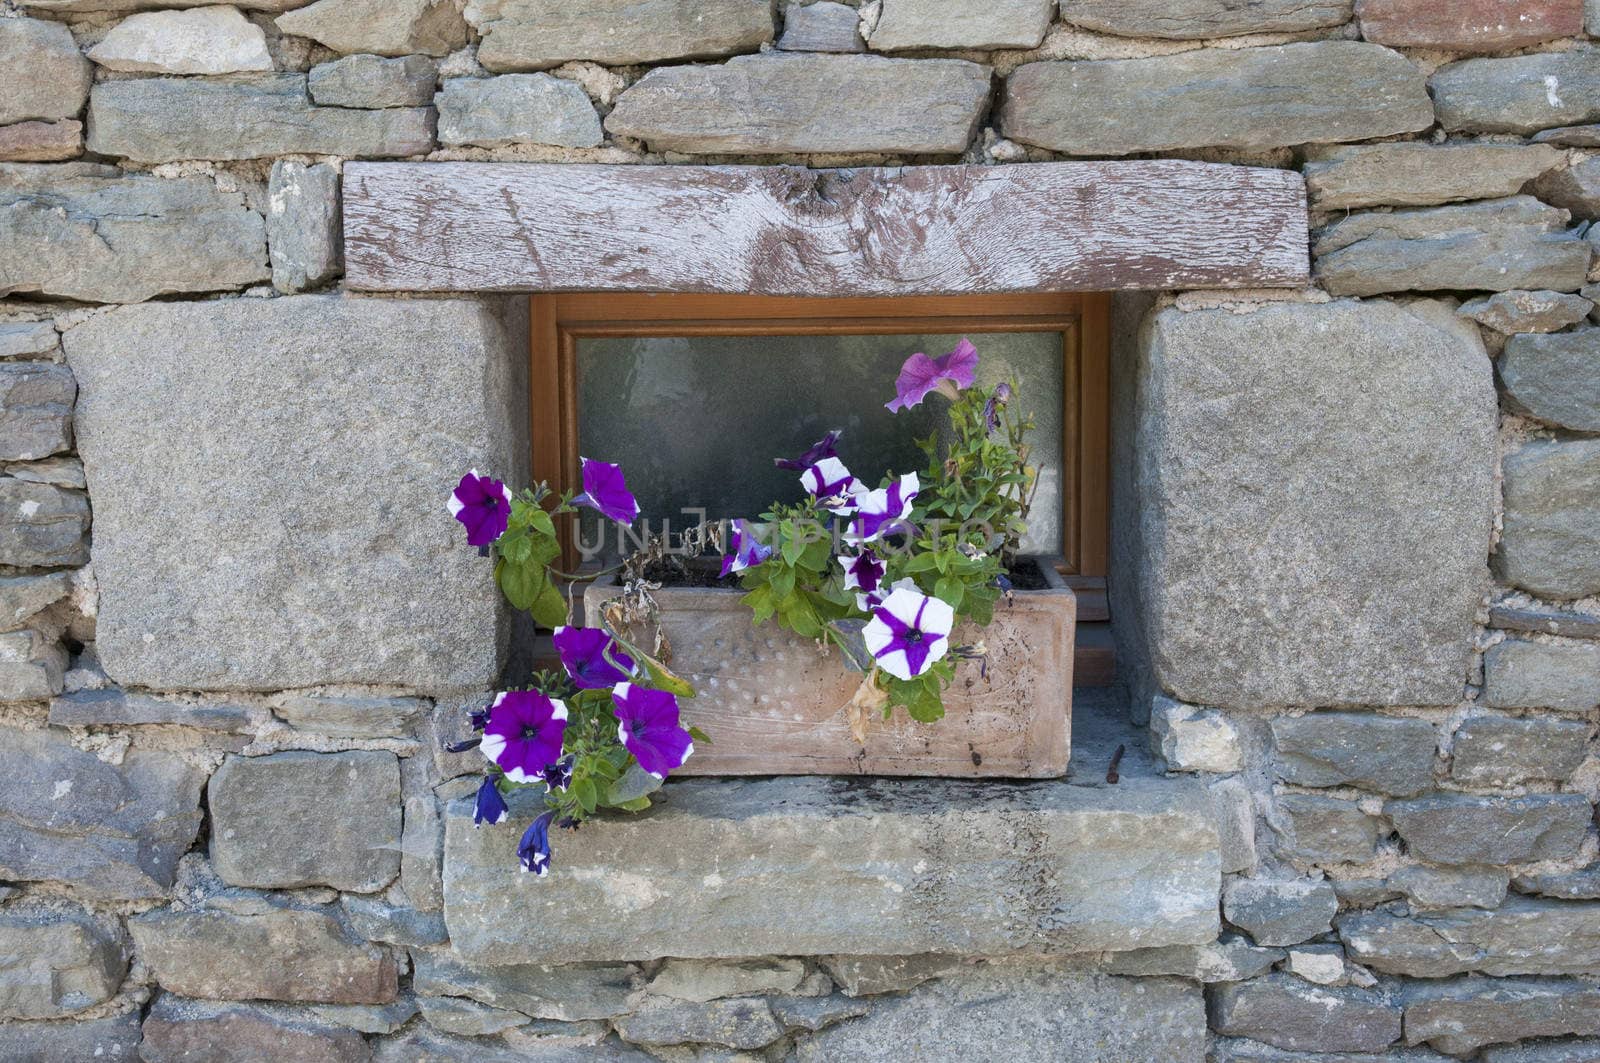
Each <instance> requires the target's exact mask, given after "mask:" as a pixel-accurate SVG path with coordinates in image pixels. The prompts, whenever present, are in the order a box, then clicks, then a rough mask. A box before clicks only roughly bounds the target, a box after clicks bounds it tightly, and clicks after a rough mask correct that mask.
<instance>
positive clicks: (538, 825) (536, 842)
mask: <svg viewBox="0 0 1600 1063" xmlns="http://www.w3.org/2000/svg"><path fill="white" fill-rule="evenodd" d="M555 818H556V814H555V813H554V812H542V813H540V814H539V816H538V818H537V819H535V820H534V821H533V822H532V823H530V824H528V829H527V830H525V831H523V832H522V840H521V841H520V842H518V843H517V859H518V860H519V861H521V863H522V870H524V871H532V872H533V873H534V874H535V875H538V876H539V877H540V878H544V877H545V876H546V875H548V874H549V873H550V821H551V820H553V819H555Z"/></svg>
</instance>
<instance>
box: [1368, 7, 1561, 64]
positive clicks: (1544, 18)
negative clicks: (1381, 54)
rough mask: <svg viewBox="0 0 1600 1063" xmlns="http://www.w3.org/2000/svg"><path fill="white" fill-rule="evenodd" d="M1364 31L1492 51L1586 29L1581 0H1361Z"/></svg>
mask: <svg viewBox="0 0 1600 1063" xmlns="http://www.w3.org/2000/svg"><path fill="white" fill-rule="evenodd" d="M1356 17H1357V18H1359V19H1360V20H1361V35H1362V36H1363V37H1365V38H1366V39H1367V40H1369V41H1372V42H1373V43H1374V44H1387V45H1391V46H1393V47H1398V48H1449V49H1454V50H1458V51H1473V52H1492V51H1499V50H1501V49H1508V48H1521V47H1524V46H1526V45H1529V44H1537V43H1539V42H1540V41H1548V40H1554V39H1555V38H1557V37H1576V36H1579V35H1581V34H1582V33H1583V0H1357V3H1356Z"/></svg>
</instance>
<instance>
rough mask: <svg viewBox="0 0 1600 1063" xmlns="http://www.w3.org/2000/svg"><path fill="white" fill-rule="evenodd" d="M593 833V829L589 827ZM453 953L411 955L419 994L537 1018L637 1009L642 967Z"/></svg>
mask: <svg viewBox="0 0 1600 1063" xmlns="http://www.w3.org/2000/svg"><path fill="white" fill-rule="evenodd" d="M585 829H587V828H585ZM458 952H459V950H454V949H453V950H452V951H451V952H450V953H435V952H422V951H417V952H413V953H412V954H411V963H412V965H413V972H414V973H413V977H412V985H413V988H414V989H415V990H416V992H417V993H418V995H419V996H452V997H469V998H471V999H473V1000H476V1001H478V1002H479V1003H480V1004H488V1005H490V1006H491V1007H496V1008H504V1009H506V1010H508V1011H520V1012H521V1013H522V1014H524V1015H526V1016H529V1017H530V1018H535V1019H559V1020H561V1021H563V1022H580V1021H583V1020H585V1019H611V1018H615V1017H616V1016H618V1015H623V1014H626V1013H627V1012H629V1011H631V1010H632V1009H633V1001H632V994H633V978H634V975H635V974H636V973H637V968H635V967H633V966H631V965H629V964H624V963H596V964H568V965H566V966H554V965H549V964H532V963H525V964H516V963H513V964H505V965H496V966H494V967H478V966H474V965H472V964H468V963H463V962H461V960H460V959H459V958H458V956H457V955H456V954H457V953H458Z"/></svg>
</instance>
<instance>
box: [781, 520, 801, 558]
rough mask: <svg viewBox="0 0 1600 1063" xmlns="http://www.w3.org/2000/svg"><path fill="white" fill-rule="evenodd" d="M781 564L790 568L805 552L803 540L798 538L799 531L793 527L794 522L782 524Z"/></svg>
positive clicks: (788, 521) (789, 521)
mask: <svg viewBox="0 0 1600 1063" xmlns="http://www.w3.org/2000/svg"><path fill="white" fill-rule="evenodd" d="M782 535H783V551H782V553H783V562H784V564H786V565H790V566H792V565H793V564H794V563H795V562H796V561H798V560H800V555H801V554H802V553H804V552H805V549H806V544H805V540H804V539H802V538H800V529H799V528H797V527H795V524H794V521H792V520H786V521H784V522H783V531H782Z"/></svg>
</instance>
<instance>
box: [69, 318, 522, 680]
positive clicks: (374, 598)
mask: <svg viewBox="0 0 1600 1063" xmlns="http://www.w3.org/2000/svg"><path fill="white" fill-rule="evenodd" d="M507 306H508V307H509V309H508V310H507V314H506V315H502V314H501V313H499V312H498V309H499V306H498V304H495V303H490V302H483V301H476V300H469V299H441V300H429V301H426V302H414V301H412V302H408V301H398V300H385V299H353V298H341V297H339V296H320V295H308V296H292V297H286V298H280V299H270V300H262V299H248V300H237V301H230V302H209V303H162V304H150V305H145V306H138V307H126V308H123V309H119V310H115V311H111V312H109V313H106V314H102V315H100V316H98V317H95V318H93V319H91V320H89V321H87V322H85V323H84V324H82V325H80V326H78V327H77V328H75V329H73V330H71V331H70V333H69V334H68V339H67V350H68V358H69V360H70V361H71V363H72V366H73V369H74V371H75V373H76V374H77V377H78V382H79V400H78V420H77V430H78V445H79V449H80V451H81V453H82V454H83V458H84V466H85V471H86V472H87V474H88V478H89V482H90V490H91V492H92V494H93V497H94V505H95V520H96V531H97V541H96V547H95V558H94V560H95V570H96V574H97V576H98V578H99V584H100V616H99V635H98V649H99V653H100V659H101V661H102V662H103V664H104V665H105V668H106V670H107V672H108V673H109V674H111V675H112V676H113V677H114V678H116V679H117V680H119V681H120V682H122V683H123V684H124V685H129V686H141V687H150V688H153V689H168V690H171V689H202V690H204V689H230V690H276V689H281V688H284V687H302V686H315V685H317V684H323V683H339V682H350V683H382V684H392V685H405V686H410V687H415V688H418V689H430V690H432V689H454V688H476V689H484V688H486V687H487V686H488V685H489V684H490V683H491V682H492V680H493V679H494V677H495V675H496V673H497V671H498V661H499V654H498V652H497V644H498V641H499V640H498V623H497V618H498V616H499V611H498V593H497V592H496V590H495V588H494V586H493V583H492V580H491V579H490V572H489V562H488V561H487V560H485V559H483V558H480V557H479V556H477V553H476V552H475V551H474V550H472V549H470V548H468V547H467V546H466V545H465V541H464V537H463V536H462V534H461V529H460V525H458V524H457V523H456V522H455V521H454V520H452V519H451V517H450V514H449V513H448V512H447V510H446V508H445V505H444V500H445V498H446V497H447V496H448V494H449V492H450V490H451V488H453V487H454V485H455V483H456V480H457V479H458V478H459V477H460V476H461V474H462V473H463V472H464V471H466V469H468V468H469V467H473V466H476V467H477V468H479V469H481V470H483V471H485V472H491V471H492V472H494V473H495V474H496V475H500V476H503V477H504V479H506V480H508V481H511V482H521V481H522V480H523V479H524V478H525V473H524V472H523V466H524V461H525V458H524V456H523V455H524V454H525V449H524V447H523V446H522V445H521V444H520V443H519V440H521V439H522V438H524V436H525V426H524V423H523V420H524V414H523V413H522V412H520V411H521V410H522V409H524V407H523V405H522V404H523V401H524V397H525V396H526V394H527V389H526V385H525V383H524V380H525V363H526V358H527V355H526V349H527V348H526V336H525V331H524V328H525V326H524V325H523V324H522V323H521V320H520V319H519V318H518V317H517V316H516V315H517V314H519V313H520V304H518V305H512V304H507ZM508 315H509V316H508Z"/></svg>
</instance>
